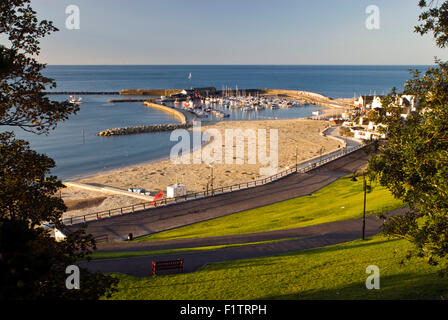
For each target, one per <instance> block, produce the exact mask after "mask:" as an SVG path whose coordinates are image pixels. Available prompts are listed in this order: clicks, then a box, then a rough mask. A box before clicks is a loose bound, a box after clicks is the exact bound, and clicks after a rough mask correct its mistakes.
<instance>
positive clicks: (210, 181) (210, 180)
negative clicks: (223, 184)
mask: <svg viewBox="0 0 448 320" xmlns="http://www.w3.org/2000/svg"><path fill="white" fill-rule="evenodd" d="M207 165H208V167H209V168H210V169H211V172H210V176H209V181H208V183H207V195H208V186H209V185H210V188H211V191H212V196H213V195H214V189H213V179H214V177H213V161H212V162H210V163H208V164H207Z"/></svg>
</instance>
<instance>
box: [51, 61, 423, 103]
mask: <svg viewBox="0 0 448 320" xmlns="http://www.w3.org/2000/svg"><path fill="white" fill-rule="evenodd" d="M426 68H427V66H49V67H48V68H47V70H46V71H47V72H46V74H47V75H48V76H50V77H52V78H54V79H56V80H57V82H58V88H57V89H56V91H72V90H79V91H120V90H122V89H124V88H127V89H165V88H166V89H180V88H190V87H216V88H217V89H218V90H219V89H221V88H222V86H229V87H232V88H235V86H238V88H240V89H263V88H271V89H294V90H296V89H297V90H307V91H313V92H318V93H321V94H324V95H327V96H330V97H333V98H339V97H353V94H354V93H355V92H356V93H357V94H364V95H365V94H368V93H369V92H370V91H372V93H373V91H375V90H376V92H377V93H378V94H382V93H387V92H389V91H390V89H391V88H392V87H397V88H398V89H402V88H403V84H404V82H405V81H406V80H407V79H409V78H410V74H409V69H419V70H425V69H426ZM189 73H191V74H192V79H191V80H188V74H189Z"/></svg>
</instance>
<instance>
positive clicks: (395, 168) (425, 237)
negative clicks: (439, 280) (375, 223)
mask: <svg viewBox="0 0 448 320" xmlns="http://www.w3.org/2000/svg"><path fill="white" fill-rule="evenodd" d="M428 5H431V6H432V8H431V9H430V10H429V11H428V12H425V13H423V14H422V15H421V16H420V21H424V22H425V23H424V24H423V25H421V26H420V27H417V31H419V32H421V33H422V34H424V33H427V32H429V31H431V30H432V31H433V32H434V37H435V39H436V43H437V45H439V46H441V47H444V46H445V45H446V44H447V43H448V42H447V41H448V19H447V9H448V1H445V2H444V3H443V4H442V5H440V6H439V4H438V3H437V4H435V3H434V2H431V3H429V4H427V3H426V1H420V6H421V7H425V6H428ZM436 63H437V66H436V67H432V68H429V69H428V70H427V71H426V72H425V73H423V74H421V73H419V72H418V71H413V78H412V79H411V80H409V81H407V82H406V84H405V90H404V94H409V95H414V96H415V97H417V98H418V101H419V104H418V107H417V110H416V112H412V113H409V114H408V116H407V118H406V119H404V118H403V117H401V114H403V110H402V108H401V107H399V106H398V105H397V99H398V96H397V95H395V94H390V95H388V96H386V97H384V99H383V101H382V102H383V110H382V111H381V112H374V113H372V114H371V115H370V119H371V120H373V121H375V122H377V123H383V124H385V125H386V132H387V134H388V140H387V143H385V144H383V145H382V146H380V148H379V153H377V154H374V155H373V156H372V158H371V160H370V162H369V170H370V171H371V172H372V173H373V174H375V175H376V177H377V178H378V179H379V181H380V183H381V185H383V186H386V187H388V188H389V189H390V190H391V192H392V193H393V194H394V195H395V196H396V197H397V198H400V199H402V200H403V201H404V202H405V203H407V204H408V205H409V207H410V210H409V212H407V213H406V214H405V215H403V216H395V217H391V218H390V219H389V220H388V221H387V222H386V223H385V225H384V232H385V233H386V234H388V235H390V236H394V237H400V238H405V239H408V240H409V241H411V242H412V243H413V244H414V245H415V249H416V250H415V251H414V252H413V254H416V255H417V256H420V257H424V258H425V259H426V260H427V261H428V263H430V264H432V265H438V264H441V265H443V266H445V268H444V269H443V270H444V272H442V273H443V274H448V63H447V62H442V61H439V60H437V61H436Z"/></svg>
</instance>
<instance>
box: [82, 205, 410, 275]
mask: <svg viewBox="0 0 448 320" xmlns="http://www.w3.org/2000/svg"><path fill="white" fill-rule="evenodd" d="M404 210H405V209H398V210H395V211H393V212H391V213H390V215H394V214H400V213H402V212H404ZM381 224H382V221H380V220H378V219H377V218H376V216H368V217H367V218H366V236H372V235H375V234H377V233H378V232H379V228H380V226H381ZM361 228H362V219H351V220H345V221H337V222H330V223H325V224H321V225H315V226H310V227H304V228H296V229H289V230H278V231H269V232H259V233H252V234H244V235H235V236H225V237H212V238H202V239H201V238H195V239H178V240H169V241H159V242H146V243H145V242H140V243H137V242H129V243H117V244H107V245H106V246H102V247H101V250H100V251H124V250H126V251H132V250H160V249H176V248H192V247H200V246H209V245H222V244H232V243H247V242H255V241H267V240H279V239H287V238H291V237H301V238H300V239H294V240H285V241H280V242H273V243H264V244H257V245H248V246H239V247H232V248H225V249H218V250H210V251H199V252H189V253H177V254H167V255H155V256H145V257H134V258H123V259H104V260H93V261H90V262H86V261H84V262H80V263H78V264H79V265H80V266H83V267H87V268H89V269H90V270H92V271H100V272H103V273H124V274H129V275H133V276H138V277H147V276H150V269H151V263H152V261H160V260H174V259H179V258H183V259H184V271H185V272H193V271H196V270H198V269H199V268H201V267H203V266H204V265H207V264H210V263H216V262H224V261H234V260H240V259H250V258H259V257H266V256H272V255H277V254H283V253H288V252H294V251H301V250H306V249H312V248H318V247H324V246H328V245H333V244H338V243H343V242H347V241H353V240H356V239H359V238H361V230H362V229H361Z"/></svg>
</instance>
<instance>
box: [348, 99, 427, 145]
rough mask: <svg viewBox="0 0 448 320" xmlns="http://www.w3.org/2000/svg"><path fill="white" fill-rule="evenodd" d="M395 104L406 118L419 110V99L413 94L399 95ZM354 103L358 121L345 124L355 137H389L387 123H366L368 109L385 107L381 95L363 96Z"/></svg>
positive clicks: (363, 138) (367, 138)
mask: <svg viewBox="0 0 448 320" xmlns="http://www.w3.org/2000/svg"><path fill="white" fill-rule="evenodd" d="M395 104H396V105H397V106H398V107H401V114H400V116H401V117H402V118H403V119H404V120H406V119H407V117H408V115H409V114H411V113H412V112H417V108H418V104H419V101H418V99H417V97H416V96H413V95H401V96H399V95H397V96H396V98H395ZM353 105H354V110H353V112H354V113H355V114H358V115H359V117H358V121H345V122H344V123H343V126H347V127H349V128H350V132H352V133H353V137H354V138H355V139H362V140H372V139H385V138H387V136H386V134H385V133H384V130H383V129H384V128H385V125H383V124H381V123H379V124H377V123H374V122H372V121H370V122H369V123H365V122H366V114H367V110H381V109H382V108H383V105H382V102H381V97H378V96H376V95H374V96H371V97H369V96H366V97H365V98H363V97H362V96H361V97H359V98H357V99H356V98H355V99H354V103H353ZM386 115H387V116H389V115H390V114H388V113H386Z"/></svg>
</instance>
